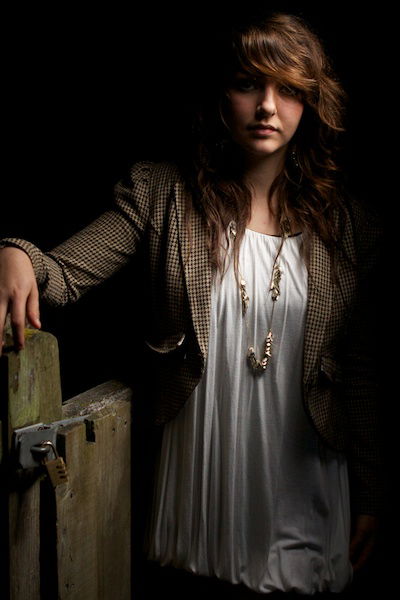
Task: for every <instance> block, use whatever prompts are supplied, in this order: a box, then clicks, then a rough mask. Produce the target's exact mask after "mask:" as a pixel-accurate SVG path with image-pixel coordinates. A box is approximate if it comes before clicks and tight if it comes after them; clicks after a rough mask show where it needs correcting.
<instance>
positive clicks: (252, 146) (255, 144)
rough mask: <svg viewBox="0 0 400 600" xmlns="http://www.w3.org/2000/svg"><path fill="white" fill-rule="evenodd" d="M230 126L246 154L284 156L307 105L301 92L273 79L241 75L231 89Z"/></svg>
mask: <svg viewBox="0 0 400 600" xmlns="http://www.w3.org/2000/svg"><path fill="white" fill-rule="evenodd" d="M227 91H228V107H227V108H228V111H227V118H226V119H225V120H226V121H227V125H228V126H229V129H230V132H231V135H232V138H233V140H234V141H235V142H236V143H237V144H239V145H240V146H241V147H242V148H243V150H244V151H245V152H246V154H250V155H253V156H258V157H260V158H261V157H263V156H268V155H272V154H274V153H277V152H278V153H280V154H284V153H285V152H286V149H287V144H288V142H289V141H290V140H291V138H292V137H293V135H294V134H295V132H296V130H297V127H298V125H299V123H300V120H301V116H302V114H303V109H304V105H303V102H302V100H301V98H300V96H299V94H298V92H297V91H296V90H295V89H293V88H290V87H287V86H284V85H282V84H280V83H277V82H276V81H274V80H273V79H271V78H270V77H267V76H264V77H262V78H261V77H260V78H254V77H250V76H249V75H247V74H246V73H243V72H237V73H236V74H235V76H234V78H233V80H232V82H231V83H230V85H229V87H228V90H227Z"/></svg>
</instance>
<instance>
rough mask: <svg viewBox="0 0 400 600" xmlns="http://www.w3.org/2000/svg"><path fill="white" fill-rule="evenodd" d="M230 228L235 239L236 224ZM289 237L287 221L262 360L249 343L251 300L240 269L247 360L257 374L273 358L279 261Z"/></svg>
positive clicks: (273, 279) (270, 292)
mask: <svg viewBox="0 0 400 600" xmlns="http://www.w3.org/2000/svg"><path fill="white" fill-rule="evenodd" d="M229 228H230V234H231V236H232V237H233V238H235V237H236V224H235V222H234V221H231V222H230V224H229ZM289 235H290V225H289V222H288V221H285V222H284V225H283V232H282V236H281V242H280V245H279V248H278V250H277V253H276V256H275V259H274V262H273V265H272V271H271V277H270V282H269V289H268V290H267V297H269V296H271V300H272V311H271V319H270V326H269V328H268V332H267V336H266V338H265V340H264V354H263V356H262V358H261V359H258V358H257V357H256V353H255V349H254V346H251V345H250V342H249V340H250V335H249V323H248V319H247V309H248V307H249V303H250V298H249V295H248V293H247V289H246V280H245V279H244V278H243V276H242V274H241V272H240V269H239V293H240V299H241V303H242V315H243V317H244V319H245V323H246V332H247V344H248V349H247V360H248V363H249V366H250V367H251V369H252V370H253V371H254V372H255V373H264V372H265V371H266V369H267V367H268V364H269V362H270V359H271V356H272V346H273V341H274V336H273V333H272V323H273V319H274V310H275V304H276V302H277V300H278V298H279V296H280V295H281V292H280V282H281V278H282V273H283V272H282V269H281V267H280V264H279V263H278V259H279V256H280V254H281V251H282V248H283V244H284V243H285V241H286V239H287V238H288V237H289Z"/></svg>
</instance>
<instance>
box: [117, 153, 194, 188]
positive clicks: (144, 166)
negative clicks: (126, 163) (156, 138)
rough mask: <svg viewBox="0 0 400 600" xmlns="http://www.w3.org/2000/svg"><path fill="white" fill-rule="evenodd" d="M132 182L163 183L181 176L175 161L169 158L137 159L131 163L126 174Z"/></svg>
mask: <svg viewBox="0 0 400 600" xmlns="http://www.w3.org/2000/svg"><path fill="white" fill-rule="evenodd" d="M127 176H128V177H129V179H130V180H131V181H132V182H137V181H143V182H147V183H150V182H151V183H154V184H156V185H157V184H160V185H162V184H165V183H166V182H170V181H173V182H175V181H177V180H179V179H181V178H182V175H181V171H180V168H179V166H178V164H177V163H175V162H173V161H170V160H160V161H154V160H146V159H145V160H138V161H136V162H134V163H133V165H132V166H131V168H130V169H129V172H128V174H127Z"/></svg>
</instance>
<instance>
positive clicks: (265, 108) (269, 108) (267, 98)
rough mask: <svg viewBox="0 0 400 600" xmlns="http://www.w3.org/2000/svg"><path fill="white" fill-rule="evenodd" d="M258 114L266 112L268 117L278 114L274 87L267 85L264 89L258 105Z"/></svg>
mask: <svg viewBox="0 0 400 600" xmlns="http://www.w3.org/2000/svg"><path fill="white" fill-rule="evenodd" d="M257 111H258V112H265V113H266V114H268V115H273V114H275V113H276V98H275V90H274V87H273V86H272V85H269V84H266V85H265V86H264V88H262V90H261V93H260V97H259V98H258V104H257Z"/></svg>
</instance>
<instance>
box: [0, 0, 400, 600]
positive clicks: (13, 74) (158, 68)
mask: <svg viewBox="0 0 400 600" xmlns="http://www.w3.org/2000/svg"><path fill="white" fill-rule="evenodd" d="M147 4H149V6H142V7H137V6H136V7H135V8H133V7H132V6H129V3H125V4H124V5H122V4H121V6H118V4H116V3H110V2H109V3H106V4H105V5H103V6H102V7H101V8H100V7H99V5H98V6H96V8H93V9H92V10H90V9H89V8H88V7H86V8H82V5H83V3H80V4H77V5H74V4H73V3H68V4H66V3H65V4H63V5H60V4H58V3H57V5H53V6H49V7H46V8H45V7H38V5H37V4H35V5H33V6H31V7H29V8H26V7H25V8H22V6H19V7H16V8H15V9H13V13H12V14H11V13H10V14H9V16H8V18H7V20H6V21H5V29H6V33H7V34H8V35H7V42H6V47H5V55H6V57H7V62H6V65H5V70H4V73H3V79H4V80H3V84H4V87H3V101H5V109H3V114H4V115H5V130H6V137H5V140H6V142H5V150H6V153H5V157H4V159H3V182H2V183H3V200H2V211H1V221H0V235H1V237H4V236H6V235H7V236H8V235H14V236H18V237H25V238H27V239H29V240H31V241H33V242H35V243H37V244H38V245H39V246H40V247H41V248H43V249H50V248H51V247H52V246H54V245H55V244H57V243H58V242H60V241H62V240H63V239H65V238H66V236H68V235H70V234H72V233H73V232H74V231H77V230H78V229H79V228H81V227H82V226H84V225H85V224H86V223H87V222H88V221H90V220H91V219H92V218H93V217H95V216H97V215H98V214H99V213H100V212H101V211H102V210H104V209H105V208H106V207H107V206H108V205H109V204H110V201H111V198H112V190H113V186H114V184H115V183H116V182H117V180H118V179H119V178H120V177H122V176H124V175H125V174H126V172H127V169H128V168H129V166H130V165H131V164H132V163H133V162H135V161H136V160H141V159H147V158H149V159H151V160H158V159H163V158H169V157H171V156H173V154H174V152H175V150H176V145H177V143H179V139H180V137H179V133H180V130H181V128H182V115H184V114H185V111H186V107H187V106H188V103H190V100H191V98H190V95H191V94H192V93H193V85H192V84H191V77H193V73H195V72H196V68H198V65H199V63H201V57H202V55H203V53H204V52H205V51H206V50H207V40H208V35H209V33H210V31H212V30H214V29H215V27H218V25H219V24H221V23H224V22H225V21H226V19H229V18H230V15H231V14H232V13H231V11H232V9H231V8H229V3H214V5H213V6H212V5H211V3H210V5H208V4H205V3H200V4H197V5H192V6H188V7H187V8H178V6H176V4H173V3H168V4H167V3H164V4H162V5H154V4H151V5H150V3H147ZM263 4H264V3H261V2H250V3H249V2H246V8H245V9H241V10H242V11H243V13H244V14H245V13H248V12H249V10H250V11H254V10H256V11H258V10H260V7H262V6H263ZM267 6H269V7H271V8H276V9H278V10H288V11H289V12H290V11H291V12H295V13H297V14H300V15H302V16H303V17H304V18H305V19H306V20H307V21H308V22H309V23H310V25H311V26H312V27H313V28H314V29H315V30H316V31H317V32H318V33H319V35H320V37H321V38H322V39H323V41H324V43H325V46H326V49H327V51H328V54H329V55H330V56H331V58H332V61H333V64H334V66H335V68H336V72H337V73H338V75H339V77H340V79H341V80H342V82H343V84H344V86H345V88H346V90H347V92H348V94H349V97H350V102H349V108H348V120H347V127H348V130H347V134H346V138H345V156H344V159H345V165H346V169H347V174H348V181H349V186H350V187H351V188H352V189H353V190H354V192H355V193H356V194H357V195H358V196H359V197H360V198H362V199H363V200H364V201H365V202H366V203H367V204H370V205H371V206H374V207H375V208H377V210H378V212H380V214H381V215H382V216H383V219H384V223H385V225H386V233H387V240H391V239H392V238H393V237H394V239H395V229H394V228H395V227H396V200H395V198H394V191H395V189H396V186H395V185H394V175H393V173H396V166H397V165H396V164H395V161H394V160H392V159H391V156H392V155H394V156H395V155H396V151H395V150H396V149H394V150H393V138H394V128H395V126H396V118H397V117H396V109H397V106H396V103H397V96H396V93H395V84H394V83H393V77H392V71H393V69H394V62H395V56H394V43H393V45H392V39H393V38H392V32H391V31H390V28H389V27H388V23H389V22H390V21H391V20H392V19H391V15H390V13H388V10H387V8H386V10H385V5H384V4H381V5H380V9H381V10H380V13H379V16H377V13H376V12H375V11H374V13H371V12H369V11H368V10H361V9H359V10H358V11H357V12H356V11H355V10H353V11H352V12H350V11H349V9H348V7H345V6H338V4H337V3H330V4H326V3H323V4H322V3H320V5H319V6H320V7H321V8H319V9H316V10H313V9H310V8H307V7H306V4H300V5H299V4H297V5H296V4H295V3H283V2H282V3H279V2H278V3H274V4H273V5H270V4H268V3H267ZM227 11H228V12H227ZM239 12H240V11H239ZM237 13H238V11H237V10H236V14H237ZM394 246H395V241H393V243H392V242H390V241H388V242H387V245H386V251H387V259H386V260H385V261H384V265H383V269H382V277H383V281H377V290H376V302H377V303H378V306H379V305H380V306H381V309H380V310H379V311H378V314H379V319H378V322H372V323H371V343H372V344H374V345H376V349H377V360H378V361H379V364H380V366H381V370H382V403H383V404H384V406H385V410H384V418H385V427H386V428H387V429H386V431H387V433H388V435H387V440H388V445H387V450H388V456H389V458H390V460H389V467H388V471H389V470H390V469H391V468H392V465H394V462H395V461H394V459H392V455H393V452H394V449H395V443H394V441H393V442H392V441H391V440H394V438H395V435H394V434H395V425H394V420H393V418H392V415H393V404H394V403H393V400H392V398H393V396H392V394H391V387H390V373H392V372H393V371H394V359H393V358H390V356H391V353H389V352H388V351H387V350H388V348H389V347H390V344H389V338H390V335H389V333H388V331H389V329H390V330H391V329H392V320H393V321H394V319H393V318H392V315H393V316H394V315H395V314H396V311H395V304H394V296H393V295H392V294H391V293H390V290H391V289H392V285H393V281H395V277H396V273H397V271H396V269H395V268H394V264H395V260H394V259H393V258H392V255H393V253H394V252H395V250H394ZM138 296H140V285H139V283H138V281H137V279H135V278H134V277H133V271H132V268H127V269H124V270H123V271H122V272H121V273H120V274H118V275H117V276H116V277H115V278H114V279H113V280H112V281H110V282H108V283H106V284H105V285H104V286H102V288H101V289H99V290H96V291H95V292H90V293H89V294H88V295H87V296H86V297H84V298H83V299H82V300H81V301H80V302H79V303H78V304H76V305H73V306H69V307H66V308H64V309H57V310H55V309H51V308H48V307H45V306H43V308H42V323H43V329H45V330H47V331H51V332H53V333H54V334H55V335H57V337H58V339H59V344H60V356H61V365H62V371H61V373H62V381H63V389H64V398H65V399H66V398H68V397H71V396H72V395H74V394H76V393H78V392H80V391H82V390H84V389H86V388H88V387H91V386H92V385H96V384H98V383H101V382H102V381H105V380H106V379H109V378H112V377H118V376H120V375H121V376H124V375H125V374H126V372H127V371H128V372H131V373H132V372H133V373H134V367H133V370H132V364H133V365H134V364H135V362H136V357H137V356H138V354H139V351H140V344H139V343H138V341H137V340H138V339H140V333H141V331H142V330H141V327H142V323H143V319H142V318H141V313H140V303H138V302H137V301H136V299H135V298H137V297H138ZM384 315H385V316H389V319H390V320H389V319H388V320H387V321H386V322H385V320H384V318H383V317H384ZM393 325H394V323H393ZM132 357H133V358H132ZM392 460H393V462H391V461H392ZM393 517H394V501H391V500H390V499H388V510H387V512H386V519H387V522H386V524H385V529H384V542H383V543H382V545H381V548H380V551H379V553H378V555H377V557H376V560H375V563H374V566H373V568H372V569H370V571H369V573H368V574H366V575H365V577H366V582H367V584H368V586H371V585H373V586H374V588H373V589H380V590H381V591H383V589H386V590H387V591H392V590H393V589H394V587H393V586H394V581H395V578H394V573H393V565H394V561H393V562H391V561H392V552H393V551H394V543H392V542H391V536H390V535H389V531H391V527H392V524H391V519H392V518H393ZM388 566H389V567H392V568H390V569H388Z"/></svg>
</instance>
